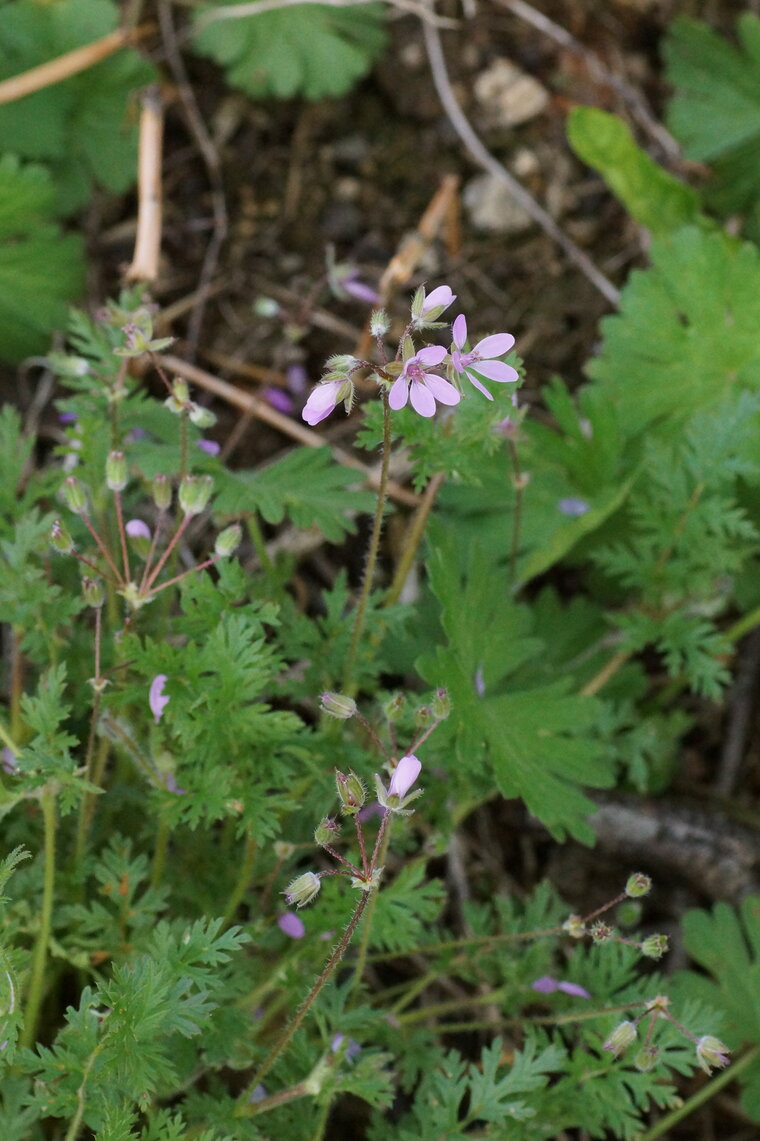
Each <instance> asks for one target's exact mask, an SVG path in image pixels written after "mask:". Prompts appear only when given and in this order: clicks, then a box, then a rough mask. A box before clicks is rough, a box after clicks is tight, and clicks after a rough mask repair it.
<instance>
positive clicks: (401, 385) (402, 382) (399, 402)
mask: <svg viewBox="0 0 760 1141" xmlns="http://www.w3.org/2000/svg"><path fill="white" fill-rule="evenodd" d="M408 399H409V381H408V380H407V379H406V377H405V376H400V377H399V378H398V380H396V381H394V382H393V384H392V386H391V390H390V392H389V393H388V403H389V404H390V406H391V408H392V409H393V411H394V412H398V411H399V409H400V408H403V407H404V406H405V405H406V402H407V400H408Z"/></svg>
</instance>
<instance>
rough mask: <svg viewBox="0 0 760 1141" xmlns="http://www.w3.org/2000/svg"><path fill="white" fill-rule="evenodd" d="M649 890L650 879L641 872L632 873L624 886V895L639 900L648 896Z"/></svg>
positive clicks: (650, 886) (650, 888)
mask: <svg viewBox="0 0 760 1141" xmlns="http://www.w3.org/2000/svg"><path fill="white" fill-rule="evenodd" d="M651 890H652V879H651V877H650V876H645V875H644V874H643V873H642V872H634V874H633V875H632V876H629V877H628V882H627V883H626V885H625V894H626V895H627V896H629V898H630V899H640V898H641V896H642V895H648V894H649V892H650V891H651Z"/></svg>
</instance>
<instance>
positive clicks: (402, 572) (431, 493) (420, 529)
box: [385, 472, 446, 606]
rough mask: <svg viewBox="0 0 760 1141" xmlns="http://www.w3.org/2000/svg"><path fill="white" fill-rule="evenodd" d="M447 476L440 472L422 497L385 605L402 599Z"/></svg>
mask: <svg viewBox="0 0 760 1141" xmlns="http://www.w3.org/2000/svg"><path fill="white" fill-rule="evenodd" d="M445 479H446V476H445V475H444V474H443V472H438V473H437V475H434V476H433V478H432V479H431V480H429V481H428V485H427V487H426V488H425V491H424V492H423V495H422V501H421V502H420V505H419V507H418V508H417V510H416V511H415V513H414V517H413V518H412V522H411V523H410V525H409V529H408V531H407V533H406V535H405V536H404V546H403V550H402V552H401V558H400V559H399V561H398V565H397V567H396V570H395V573H394V575H393V581H392V582H391V585H390V587H389V588H388V593H387V594H386V596H385V605H386V606H393V605H394V604H395V603H396V602H398V600H399V598H400V597H401V591H402V590H403V589H404V583H405V582H406V580H407V578H408V577H409V572H410V570H411V569H412V564H413V563H414V560H415V558H416V556H417V550H418V548H419V545H420V543H421V542H422V536H423V535H424V533H425V527H426V525H427V521H428V519H429V517H430V512H431V511H432V510H433V504H434V503H435V499H436V496H437V495H438V492H439V491H440V489H441V487H442V486H443V482H444V480H445Z"/></svg>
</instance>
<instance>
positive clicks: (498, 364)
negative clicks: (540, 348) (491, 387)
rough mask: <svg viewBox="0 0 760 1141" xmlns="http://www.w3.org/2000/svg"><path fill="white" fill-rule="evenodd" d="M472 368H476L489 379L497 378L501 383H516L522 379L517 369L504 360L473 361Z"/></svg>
mask: <svg viewBox="0 0 760 1141" xmlns="http://www.w3.org/2000/svg"><path fill="white" fill-rule="evenodd" d="M472 368H476V369H477V370H478V372H479V373H480V375H481V376H486V377H488V379H489V380H497V381H498V382H499V384H514V382H515V381H516V380H519V379H520V374H519V372H518V371H517V369H516V368H512V365H510V364H504V362H503V361H473V362H472Z"/></svg>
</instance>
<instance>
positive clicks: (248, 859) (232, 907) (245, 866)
mask: <svg viewBox="0 0 760 1141" xmlns="http://www.w3.org/2000/svg"><path fill="white" fill-rule="evenodd" d="M255 858H256V841H255V840H254V838H253V836H252V835H251V834H250V832H249V833H248V835H247V836H246V838H245V849H244V852H243V861H242V864H241V865H240V872H239V874H238V877H237V879H236V880H235V886H234V887H233V889H232V891H231V892H230V898H229V899H228V900H227V906H226V908H225V910H224V919H223V923H224V926H225V927H229V925H230V923H232V920H233V919H234V918H235V912H236V911H237V909H238V907H239V906H240V904H241V903H242V901H243V899H244V897H245V893H246V892H247V891H248V885H249V884H250V882H251V874H252V872H253V863H254V860H255Z"/></svg>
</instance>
